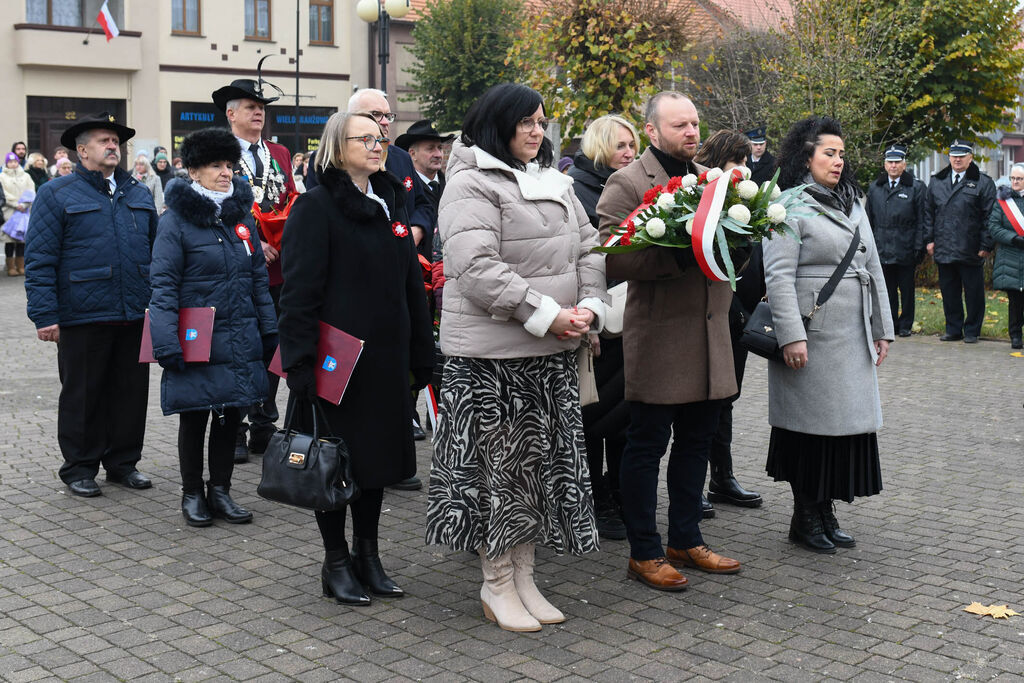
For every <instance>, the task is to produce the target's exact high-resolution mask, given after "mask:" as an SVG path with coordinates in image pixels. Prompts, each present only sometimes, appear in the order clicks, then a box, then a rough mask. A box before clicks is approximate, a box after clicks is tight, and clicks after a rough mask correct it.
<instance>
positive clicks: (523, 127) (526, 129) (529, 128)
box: [517, 116, 551, 133]
mask: <svg viewBox="0 0 1024 683" xmlns="http://www.w3.org/2000/svg"><path fill="white" fill-rule="evenodd" d="M549 123H551V120H550V119H531V118H530V117H529V116H524V117H523V118H521V119H519V123H518V124H517V125H518V127H519V132H520V133H532V132H533V129H534V128H536V127H537V126H540V129H541V130H547V129H548V124H549Z"/></svg>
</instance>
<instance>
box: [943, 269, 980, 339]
mask: <svg viewBox="0 0 1024 683" xmlns="http://www.w3.org/2000/svg"><path fill="white" fill-rule="evenodd" d="M936 266H937V267H938V269H939V290H940V291H941V292H942V312H943V313H945V315H946V334H948V335H950V336H953V337H959V336H961V335H963V336H965V337H977V336H979V335H981V323H982V322H983V321H984V320H985V275H984V273H983V272H982V269H981V266H970V265H967V264H964V263H937V264H936ZM965 303H966V305H967V318H966V319H965V318H964V304H965Z"/></svg>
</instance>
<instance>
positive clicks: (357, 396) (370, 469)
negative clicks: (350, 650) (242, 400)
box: [281, 113, 434, 605]
mask: <svg viewBox="0 0 1024 683" xmlns="http://www.w3.org/2000/svg"><path fill="white" fill-rule="evenodd" d="M387 142H388V140H387V138H385V137H384V134H383V133H382V131H381V128H380V126H379V125H378V124H377V122H376V121H375V120H374V119H373V117H372V116H369V115H367V114H350V113H338V114H334V115H333V116H331V118H330V119H329V120H328V121H327V125H326V126H324V134H323V138H322V139H321V143H320V150H319V153H318V154H317V157H316V163H317V171H318V172H319V176H320V184H319V185H317V186H316V187H314V188H313V189H311V190H310V191H309V192H307V193H305V194H304V195H302V196H301V197H299V198H298V200H296V202H295V205H294V206H293V207H292V211H291V214H290V215H289V217H288V223H287V224H286V225H285V230H284V248H283V249H282V250H281V253H282V254H283V263H282V266H283V268H284V288H283V289H282V290H281V360H282V365H283V367H284V369H285V370H287V371H288V388H289V389H291V391H292V394H293V395H295V396H297V397H298V398H301V399H303V400H302V401H296V418H297V419H298V418H300V417H301V419H300V420H299V421H300V423H302V422H305V426H306V427H311V426H312V418H311V415H310V414H311V413H312V410H311V403H310V401H319V402H320V406H321V407H322V408H323V412H324V414H325V415H326V416H327V421H328V423H329V424H330V428H331V431H332V432H333V433H334V435H335V436H340V437H341V438H343V439H344V440H345V443H346V444H347V445H348V449H349V454H350V455H351V458H352V475H353V478H354V479H355V481H356V483H357V484H359V488H360V490H361V491H362V493H361V495H360V496H359V498H358V499H356V500H355V501H353V502H352V504H351V505H350V507H351V508H352V535H353V537H354V538H353V541H352V553H351V555H350V554H349V546H348V542H347V541H346V539H345V517H346V513H347V510H346V509H344V508H343V509H341V510H338V511H333V512H317V513H316V521H317V525H318V526H319V527H320V534H321V536H322V537H323V543H324V551H325V553H326V557H325V559H324V564H323V568H322V570H321V580H322V584H323V589H324V594H325V595H327V596H329V597H334V598H335V599H337V600H338V602H341V603H345V604H350V605H368V604H370V595H369V594H373V595H380V596H385V597H398V596H401V595H402V589H401V588H399V587H398V586H397V585H395V582H394V581H392V580H391V579H390V578H389V577H388V575H387V574H386V573H385V572H384V568H383V566H382V565H381V561H380V556H379V554H378V550H377V527H378V521H379V519H380V513H381V503H382V500H383V492H384V487H385V486H390V485H391V484H394V483H396V482H399V481H402V480H403V479H406V478H408V477H411V476H412V475H413V473H414V472H415V471H416V450H415V447H414V445H413V440H412V432H411V430H410V429H409V425H410V424H411V423H412V417H413V415H412V411H413V408H412V404H411V402H410V401H409V390H410V385H411V388H412V389H414V390H418V389H422V388H423V387H424V386H426V385H427V383H428V382H429V381H430V376H431V372H432V369H433V362H434V339H433V334H432V333H431V327H430V317H429V314H428V313H427V300H426V297H424V296H423V276H422V274H421V271H420V265H419V261H418V260H417V258H416V245H415V243H414V241H413V238H412V235H411V234H410V231H409V219H408V217H407V216H406V212H405V204H406V202H405V192H406V191H405V188H404V186H403V185H402V183H401V181H399V180H398V178H396V177H395V176H393V175H391V174H390V173H388V172H387V171H385V170H384V160H385V157H386V152H385V150H386V146H387ZM320 321H323V322H325V323H327V324H328V325H331V326H333V327H336V328H338V329H340V330H343V331H345V332H347V333H349V334H351V335H353V336H355V337H358V338H359V339H362V340H363V341H364V344H365V345H364V346H363V352H362V355H361V356H360V357H359V363H358V364H357V365H356V367H355V370H354V371H353V373H352V378H351V380H350V381H349V384H348V387H347V389H346V391H345V396H344V398H343V399H342V401H341V404H340V405H334V404H333V403H330V402H329V401H324V400H322V399H319V398H317V397H316V376H315V370H314V368H315V361H316V358H317V340H318V337H319V322H320ZM410 376H411V377H412V379H411V381H410ZM300 406H302V407H304V408H305V409H304V410H302V411H299V407H300Z"/></svg>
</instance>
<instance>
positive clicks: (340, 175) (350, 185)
mask: <svg viewBox="0 0 1024 683" xmlns="http://www.w3.org/2000/svg"><path fill="white" fill-rule="evenodd" d="M320 184H321V185H323V186H324V187H325V188H327V191H328V192H329V193H330V195H331V197H332V198H333V199H334V200H335V202H337V203H339V204H341V205H342V206H344V207H345V211H346V213H348V214H349V215H351V216H352V217H353V218H357V219H361V220H366V219H369V218H373V217H374V216H376V215H378V213H379V214H381V215H383V213H384V209H382V208H381V206H380V204H378V203H377V202H375V201H373V200H372V199H370V198H369V197H367V196H366V195H364V194H363V193H362V192H360V191H359V188H358V187H356V185H355V183H354V182H352V176H350V175H349V174H348V173H347V172H345V171H343V170H342V169H340V168H335V167H333V166H330V167H328V169H327V170H326V171H323V172H321V173H320ZM370 184H371V185H372V186H373V192H374V194H376V195H377V196H378V197H380V198H381V199H383V200H384V202H385V203H386V204H387V205H388V209H389V211H391V215H392V216H395V202H396V199H397V198H398V197H402V198H403V200H404V198H405V191H406V190H405V186H404V185H402V181H400V180H399V179H398V178H396V177H395V176H394V175H392V174H391V173H389V172H388V171H378V172H376V173H374V174H373V175H371V176H370ZM314 189H315V188H314Z"/></svg>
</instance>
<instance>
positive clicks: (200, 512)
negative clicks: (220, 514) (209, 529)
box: [181, 491, 213, 526]
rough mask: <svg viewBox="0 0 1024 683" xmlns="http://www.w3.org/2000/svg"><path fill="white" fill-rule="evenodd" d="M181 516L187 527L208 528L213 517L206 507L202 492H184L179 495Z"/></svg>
mask: <svg viewBox="0 0 1024 683" xmlns="http://www.w3.org/2000/svg"><path fill="white" fill-rule="evenodd" d="M181 516H182V517H184V518H185V524H188V525H189V526H210V525H211V524H213V517H211V516H210V510H209V508H207V507H206V498H205V497H203V492H202V491H185V492H183V493H182V494H181Z"/></svg>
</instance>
